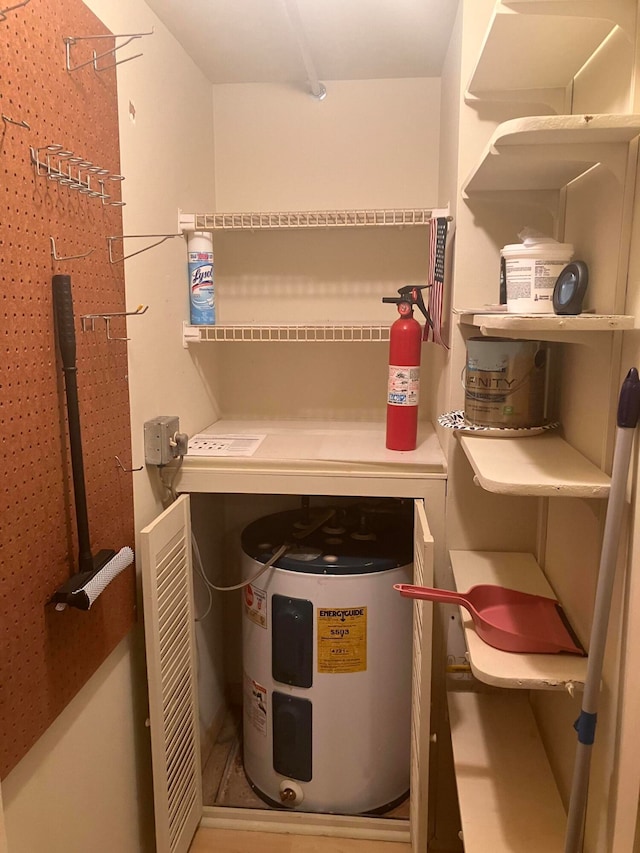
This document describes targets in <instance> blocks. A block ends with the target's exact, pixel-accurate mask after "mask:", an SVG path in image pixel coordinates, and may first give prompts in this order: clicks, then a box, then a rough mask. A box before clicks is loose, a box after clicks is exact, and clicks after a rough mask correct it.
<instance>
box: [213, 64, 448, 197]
mask: <svg viewBox="0 0 640 853" xmlns="http://www.w3.org/2000/svg"><path fill="white" fill-rule="evenodd" d="M326 86H327V97H326V98H325V99H324V100H323V101H318V100H316V99H315V98H313V97H312V96H311V95H309V94H308V93H307V92H304V91H301V90H300V89H297V88H294V87H291V86H285V85H282V84H281V85H268V84H225V85H218V86H214V90H213V91H214V95H213V104H214V126H215V144H216V209H217V210H220V211H253V210H255V211H268V210H343V209H347V210H348V209H352V208H385V207H432V206H436V204H437V198H438V145H439V114H440V81H439V79H437V78H428V79H410V80H406V79H405V80H403V79H396V80H356V81H353V80H349V81H330V82H328V83H327V84H326Z"/></svg>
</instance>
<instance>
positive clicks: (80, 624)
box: [0, 0, 143, 777]
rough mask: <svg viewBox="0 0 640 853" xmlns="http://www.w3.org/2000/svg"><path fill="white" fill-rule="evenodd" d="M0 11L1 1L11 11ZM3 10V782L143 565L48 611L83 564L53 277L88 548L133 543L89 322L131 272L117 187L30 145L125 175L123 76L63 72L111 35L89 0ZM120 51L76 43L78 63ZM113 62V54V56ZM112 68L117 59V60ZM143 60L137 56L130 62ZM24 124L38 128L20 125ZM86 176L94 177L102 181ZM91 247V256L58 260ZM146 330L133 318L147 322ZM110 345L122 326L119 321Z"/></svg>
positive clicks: (116, 427)
mask: <svg viewBox="0 0 640 853" xmlns="http://www.w3.org/2000/svg"><path fill="white" fill-rule="evenodd" d="M13 5H14V4H12V3H4V4H3V3H2V0H0V7H1V8H5V7H8V6H13ZM2 17H3V16H2V15H0V51H1V53H2V65H1V67H0V113H2V115H3V116H6V117H7V119H10V121H6V120H5V119H4V118H3V120H2V122H1V123H0V134H1V136H0V279H1V285H2V287H1V291H0V317H1V329H2V337H1V343H0V357H1V358H2V368H1V371H0V441H1V448H2V467H3V471H4V474H3V477H2V486H1V489H0V491H1V507H0V732H2V735H1V740H0V775H1V776H2V777H4V776H5V775H6V774H7V773H8V771H9V770H11V768H12V767H14V766H15V764H16V763H17V762H18V761H19V760H20V758H21V757H22V756H23V755H24V754H25V753H26V752H27V751H28V750H29V748H30V747H31V746H32V745H33V743H34V742H35V741H36V740H37V739H38V737H40V735H41V734H42V733H43V732H44V731H45V730H46V729H47V727H48V726H49V725H50V724H51V722H52V721H53V720H54V719H55V718H56V716H57V715H58V714H59V713H60V711H61V710H62V709H63V708H64V707H65V706H66V705H67V703H68V702H69V701H70V700H71V699H72V697H73V696H74V695H75V694H76V693H77V692H78V690H79V689H80V688H81V687H82V686H83V685H84V684H85V683H86V682H87V680H88V679H89V677H90V676H91V675H92V674H93V673H94V672H95V671H96V669H97V668H98V667H99V666H100V664H101V663H102V662H103V661H104V660H105V658H106V657H107V656H108V654H109V653H110V652H111V651H112V650H113V649H114V648H115V646H116V645H117V644H118V642H119V641H120V640H121V639H122V638H123V637H124V636H125V634H126V633H127V631H128V630H129V628H130V627H131V625H132V623H133V620H134V618H135V575H134V571H133V568H132V567H130V568H128V569H126V570H125V571H124V572H123V573H122V574H121V575H119V576H118V577H117V578H116V579H115V580H114V581H113V582H112V583H111V584H110V585H109V586H108V587H107V589H106V590H105V592H104V593H103V594H102V595H101V596H100V597H99V598H98V600H97V601H96V602H95V604H94V605H93V607H92V608H91V610H90V611H88V612H81V611H78V610H74V609H72V608H68V609H67V610H66V611H64V612H56V611H55V610H54V609H53V607H52V606H51V605H49V604H48V603H47V602H48V601H49V599H50V597H51V596H52V594H53V593H54V592H55V591H56V589H57V588H58V587H59V586H60V585H61V584H62V583H63V582H64V581H65V580H67V579H68V577H69V576H70V574H71V573H73V572H75V571H76V570H77V551H78V549H77V535H76V522H75V510H74V501H73V486H72V479H71V461H70V456H69V446H68V436H67V430H66V404H65V395H64V381H63V378H62V370H61V364H60V358H59V355H58V352H57V346H56V341H55V337H54V321H53V308H52V298H51V279H52V276H53V275H54V274H56V273H65V274H69V275H70V276H71V282H72V290H73V300H74V316H75V329H76V339H77V368H78V386H79V396H80V417H81V425H82V442H83V452H84V465H85V477H86V485H87V505H88V513H89V525H90V533H91V549H92V553H94V554H95V553H96V552H97V551H99V550H100V549H102V548H112V549H114V550H116V551H117V550H119V549H120V548H121V547H123V546H124V545H129V546H133V541H134V524H133V484H132V477H133V476H134V475H133V474H132V473H125V472H124V471H123V470H122V469H121V468H120V467H119V466H118V464H117V462H116V460H115V457H116V456H118V457H119V458H120V459H121V460H122V462H123V463H124V465H125V466H126V467H131V464H130V463H131V456H130V452H131V451H130V447H131V442H130V422H129V392H128V379H127V345H126V341H125V340H111V341H110V340H107V335H106V328H105V325H106V324H105V323H104V322H103V321H97V322H96V323H95V324H94V329H93V331H92V330H91V328H90V326H89V330H88V331H83V330H82V324H81V321H80V317H81V316H82V315H85V314H95V313H107V312H109V313H111V312H123V311H124V310H125V299H124V270H123V265H122V264H113V265H112V264H110V263H109V259H108V253H107V242H106V237H107V236H108V235H118V234H122V216H121V208H120V207H119V206H115V205H113V204H111V203H110V201H118V200H119V198H120V192H121V184H120V183H119V182H117V181H112V182H111V183H110V185H109V190H108V192H109V194H110V196H111V198H110V200H108V201H107V202H106V203H105V200H104V199H100V198H91V197H89V195H88V194H86V193H80V192H78V191H72V190H71V189H70V188H69V187H68V186H63V185H61V184H60V183H59V182H58V181H53V180H49V179H48V178H47V177H41V176H37V175H36V169H35V168H34V166H33V164H32V162H31V155H30V147H33V148H34V149H35V148H42V147H44V146H47V145H61V146H63V148H64V149H66V150H68V151H72V152H73V153H74V154H75V155H77V156H79V157H81V158H84V160H85V161H88V162H89V163H91V164H94V165H96V166H100V167H101V168H104V169H107V170H108V171H109V173H110V174H114V175H117V174H119V173H120V157H119V145H118V112H117V89H116V71H115V69H114V68H113V67H112V68H106V65H108V64H109V58H108V57H106V58H105V60H102V63H101V65H102V67H105V68H106V70H101V71H97V70H95V69H94V67H93V64H92V63H90V64H89V65H87V66H85V67H84V68H81V69H78V70H77V71H73V72H68V71H67V70H66V61H65V43H64V38H65V37H68V36H76V37H78V36H88V35H102V34H105V35H110V34H109V31H108V30H107V29H106V28H105V27H104V25H103V24H102V23H101V22H100V21H99V20H98V19H97V18H96V17H95V16H94V15H93V14H92V13H91V12H90V11H89V10H88V9H87V8H86V6H84V4H83V3H82V2H80V0H30V2H28V3H27V4H26V5H24V6H20V7H18V8H15V9H14V10H13V11H10V12H7V14H6V18H5V19H4V20H2ZM113 46H114V39H113V38H112V37H111V38H108V39H104V40H100V41H98V42H96V41H79V42H77V43H76V44H74V45H73V47H72V60H73V63H74V64H81V63H82V62H84V61H86V60H90V59H91V58H92V55H93V51H94V50H95V49H96V48H98V51H97V52H98V53H100V52H103V51H105V50H109V49H110V48H112V47H113ZM116 56H118V54H116ZM111 61H114V60H113V58H112V60H111ZM136 61H143V60H136ZM21 123H24V124H26V125H28V127H25V126H23V124H21ZM92 180H97V179H96V178H95V173H94V178H93V179H92ZM50 237H53V238H54V239H55V242H56V249H57V254H58V255H59V256H68V255H78V254H83V253H85V252H88V251H89V250H93V251H92V253H91V255H89V256H88V257H86V258H83V259H78V260H69V261H62V260H61V261H54V260H53V258H52V254H51V244H50ZM138 322H139V321H138ZM111 334H112V336H113V337H122V338H124V337H125V336H126V329H125V321H124V320H122V319H117V320H114V321H112V322H111Z"/></svg>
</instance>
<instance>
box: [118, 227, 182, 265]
mask: <svg viewBox="0 0 640 853" xmlns="http://www.w3.org/2000/svg"><path fill="white" fill-rule="evenodd" d="M134 237H135V238H138V239H140V238H148V239H153V238H155V237H161V238H162V239H161V240H158V241H157V242H156V243H152V244H151V245H150V246H145V248H144V249H138V251H137V252H132V253H131V254H130V255H123V256H122V257H121V258H114V257H113V250H112V245H113V241H114V240H128V239H129V238H134ZM174 237H182V232H180V233H179V234H122V235H121V236H114V237H107V246H108V248H109V263H110V264H119V263H120V262H121V261H126V260H128V259H129V258H135V256H136V255H141V254H142V253H143V252H147V251H148V250H149V249H155V247H156V246H160V245H161V244H162V243H165V242H166V241H167V240H171V239H173V238H174Z"/></svg>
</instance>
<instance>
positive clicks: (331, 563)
mask: <svg viewBox="0 0 640 853" xmlns="http://www.w3.org/2000/svg"><path fill="white" fill-rule="evenodd" d="M394 503H395V504H396V506H395V507H394V508H392V505H391V503H388V502H381V503H380V504H379V505H377V506H376V505H371V506H367V504H357V505H354V506H351V507H348V508H347V509H346V511H345V512H344V513H343V514H342V516H341V528H342V529H343V532H342V533H341V534H339V535H337V534H336V533H335V532H333V527H332V526H330V525H331V524H332V523H335V522H329V523H328V524H323V525H321V526H319V527H318V528H317V529H316V530H314V531H313V532H312V533H310V534H309V535H302V536H300V534H301V533H302V534H304V529H305V527H306V526H307V525H309V519H303V515H304V513H303V511H302V510H297V509H296V510H287V511H284V512H277V513H274V514H273V515H267V516H263V517H262V518H258V519H256V520H255V521H252V522H251V523H250V524H248V525H247V526H246V527H245V528H244V530H243V531H242V536H241V543H242V550H243V551H244V552H245V554H248V556H249V557H251V558H252V559H253V560H256V561H257V562H259V563H266V562H267V561H268V560H269V559H270V557H272V556H273V554H274V553H275V552H276V551H277V549H278V548H279V547H280V545H283V544H284V543H287V544H289V545H290V546H291V547H290V550H289V551H288V552H287V553H285V554H283V556H282V557H280V559H279V560H278V561H277V563H276V564H275V567H276V568H277V569H285V570H287V571H290V572H299V573H303V574H321V575H352V574H363V575H364V574H373V573H376V572H384V571H388V570H389V569H395V568H398V567H399V566H406V565H408V564H409V563H411V562H412V560H413V515H412V513H411V511H410V510H411V507H410V502H402V503H400V502H395V501H394ZM322 509H323V508H322V507H320V508H319V509H316V510H315V512H316V513H318V512H321V511H322ZM326 509H329V507H327V508H326ZM311 521H313V518H312V519H311Z"/></svg>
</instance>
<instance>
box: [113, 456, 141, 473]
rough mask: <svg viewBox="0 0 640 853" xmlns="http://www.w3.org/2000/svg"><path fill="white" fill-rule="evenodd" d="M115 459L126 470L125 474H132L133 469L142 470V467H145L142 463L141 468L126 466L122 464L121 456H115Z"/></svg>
mask: <svg viewBox="0 0 640 853" xmlns="http://www.w3.org/2000/svg"><path fill="white" fill-rule="evenodd" d="M114 459H115V460H116V462H117V463H118V465H119V466H120V468H121V469H122V470H123V471H124V473H125V474H131V473H132V472H133V471H142V469H143V468H144V465H141V466H140V467H139V468H125V467H124V465H123V464H122V462H121V461H120V457H119V456H115V457H114Z"/></svg>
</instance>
